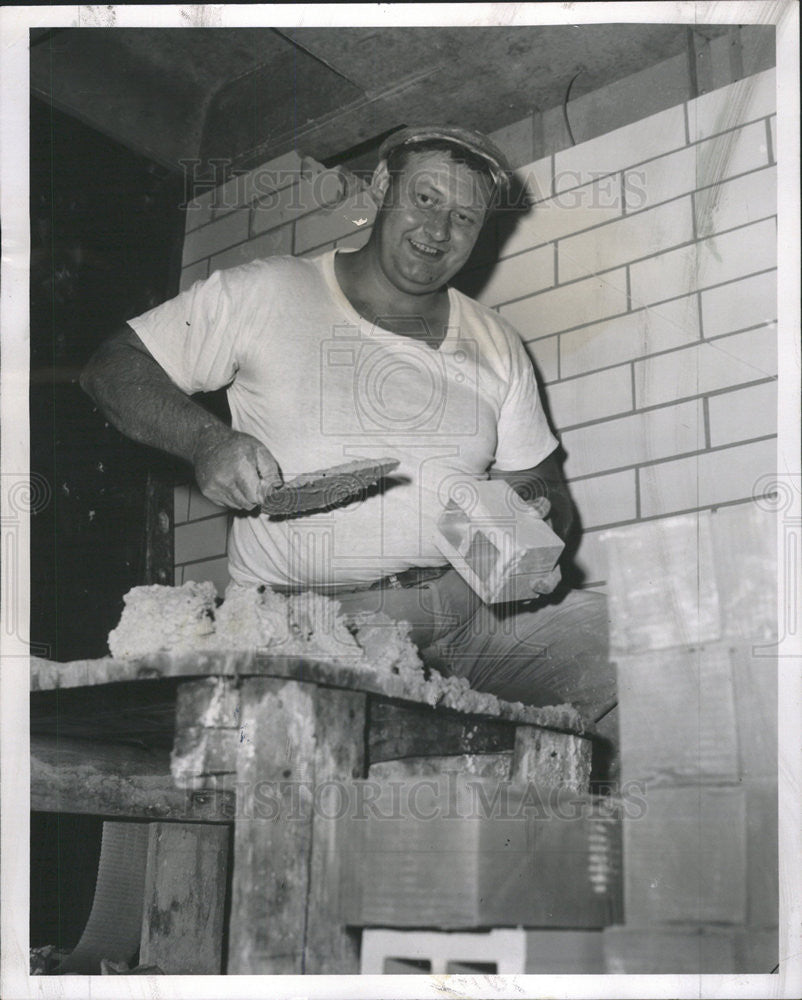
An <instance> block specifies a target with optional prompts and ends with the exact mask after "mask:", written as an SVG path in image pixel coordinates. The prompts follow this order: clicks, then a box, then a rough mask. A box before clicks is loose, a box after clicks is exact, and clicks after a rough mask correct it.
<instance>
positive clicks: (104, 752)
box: [31, 735, 235, 822]
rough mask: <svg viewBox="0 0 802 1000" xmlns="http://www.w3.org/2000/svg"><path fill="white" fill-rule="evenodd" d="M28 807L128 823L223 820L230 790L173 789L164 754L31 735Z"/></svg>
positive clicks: (228, 812) (230, 808)
mask: <svg viewBox="0 0 802 1000" xmlns="http://www.w3.org/2000/svg"><path fill="white" fill-rule="evenodd" d="M31 808H32V809H35V810H39V811H41V812H73V813H89V814H93V815H97V816H127V817H130V818H132V819H165V820H168V819H169V820H193V821H204V822H225V821H229V820H231V819H232V818H233V816H234V809H235V801H234V793H233V792H215V791H208V792H203V793H192V792H190V791H187V790H185V789H180V788H176V786H175V784H174V783H173V779H172V776H171V774H170V761H169V755H168V751H166V750H146V749H142V748H141V747H137V746H132V745H130V744H111V743H101V742H98V741H92V740H75V739H70V738H64V737H59V738H56V737H47V736H36V735H34V736H32V737H31Z"/></svg>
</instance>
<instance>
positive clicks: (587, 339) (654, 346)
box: [560, 295, 699, 378]
mask: <svg viewBox="0 0 802 1000" xmlns="http://www.w3.org/2000/svg"><path fill="white" fill-rule="evenodd" d="M698 339H699V309H698V304H697V301H696V296H695V295H687V296H685V297H684V298H681V299H672V300H671V301H670V302H662V303H660V305H657V306H652V307H651V308H650V309H638V310H637V311H636V312H632V313H627V314H626V315H624V316H618V317H616V318H615V319H612V320H605V321H604V322H602V323H594V324H592V325H591V326H583V327H581V328H580V329H578V330H571V331H570V332H568V333H562V334H560V374H561V375H562V377H563V378H569V377H570V376H572V375H579V374H582V373H583V372H587V371H592V370H593V369H594V368H606V367H608V366H609V365H615V364H620V363H621V362H624V361H631V360H633V359H634V358H639V357H643V356H644V355H648V354H655V353H657V352H658V351H667V350H671V349H672V348H675V347H683V346H684V345H686V344H689V343H693V341H695V340H698Z"/></svg>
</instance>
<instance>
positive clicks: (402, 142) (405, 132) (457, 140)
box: [379, 125, 510, 191]
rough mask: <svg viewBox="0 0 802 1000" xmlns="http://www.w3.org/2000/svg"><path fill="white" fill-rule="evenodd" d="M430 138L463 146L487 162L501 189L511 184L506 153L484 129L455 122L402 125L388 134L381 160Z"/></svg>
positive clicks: (382, 145) (381, 150)
mask: <svg viewBox="0 0 802 1000" xmlns="http://www.w3.org/2000/svg"><path fill="white" fill-rule="evenodd" d="M427 139H439V140H442V141H445V142H451V143H453V144H454V145H455V146H462V148H463V149H466V150H468V151H469V152H471V153H473V154H474V156H478V157H479V158H480V159H482V160H484V161H485V163H486V164H487V165H488V167H489V168H490V172H491V174H492V175H493V180H494V181H495V183H496V187H497V188H498V189H499V191H505V190H506V189H507V188H508V187H509V183H510V165H509V163H508V162H507V158H506V156H505V155H504V154H503V153H502V152H501V150H500V149H499V148H498V146H497V145H496V144H495V143H494V142H492V141H491V140H490V139H488V137H487V136H486V135H485V134H484V133H483V132H477V131H476V130H475V129H472V128H460V127H459V126H456V125H413V126H410V127H409V128H402V129H399V130H398V131H397V132H393V134H392V135H389V136H387V138H386V139H385V140H384V142H383V143H382V144H381V146H380V147H379V159H380V160H386V159H387V156H388V155H389V154H390V153H391V152H392V151H393V150H394V149H397V148H398V147H399V146H406V145H409V144H411V143H415V142H423V141H424V140H427Z"/></svg>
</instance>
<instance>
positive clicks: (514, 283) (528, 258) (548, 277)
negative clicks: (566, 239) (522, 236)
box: [476, 246, 554, 306]
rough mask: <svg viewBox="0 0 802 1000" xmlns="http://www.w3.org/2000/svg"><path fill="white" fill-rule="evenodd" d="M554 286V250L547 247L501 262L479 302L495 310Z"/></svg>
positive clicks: (480, 292) (489, 279)
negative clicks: (511, 301)
mask: <svg viewBox="0 0 802 1000" xmlns="http://www.w3.org/2000/svg"><path fill="white" fill-rule="evenodd" d="M553 285H554V248H553V247H551V246H544V247H539V248H538V249H536V250H529V251H527V252H526V253H522V254H518V256H516V257H509V258H507V259H506V260H501V261H499V262H498V264H496V266H495V267H494V268H492V270H491V271H490V274H489V277H488V279H487V281H486V283H485V284H484V286H483V287H482V288H481V289H480V290H479V292H478V293H477V295H476V298H477V299H478V300H479V302H481V303H483V304H484V305H486V306H496V305H499V303H501V302H509V301H510V299H521V298H524V297H525V296H527V295H532V294H533V293H534V292H540V291H542V290H543V289H544V288H551V287H552V286H553Z"/></svg>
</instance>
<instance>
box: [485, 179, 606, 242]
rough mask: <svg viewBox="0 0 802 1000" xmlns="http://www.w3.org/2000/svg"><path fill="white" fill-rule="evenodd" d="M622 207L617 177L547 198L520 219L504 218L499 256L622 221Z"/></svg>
mask: <svg viewBox="0 0 802 1000" xmlns="http://www.w3.org/2000/svg"><path fill="white" fill-rule="evenodd" d="M621 203H622V198H621V182H620V178H619V177H618V175H616V174H614V175H611V176H608V177H602V178H600V179H599V180H597V181H594V182H592V183H590V184H583V185H581V186H580V187H576V188H572V189H571V190H570V191H564V192H561V193H560V194H557V195H555V196H553V197H549V198H546V199H545V200H544V201H542V202H540V203H539V204H537V205H535V206H534V207H533V208H532V209H531V211H530V212H529V213H528V214H527V215H525V216H522V217H520V218H515V217H513V216H511V217H509V218H508V219H505V218H504V217H502V219H501V220H500V225H499V234H500V236H499V256H500V257H508V256H510V255H512V254H516V253H520V252H521V251H522V250H527V249H529V248H530V247H534V246H539V245H540V244H543V243H549V242H551V241H553V240H557V239H561V238H562V237H564V236H568V235H570V234H571V233H578V232H581V231H582V230H585V229H589V228H591V227H592V226H599V225H602V224H603V223H605V222H610V221H612V220H614V219H618V218H620V217H621V214H622V207H621Z"/></svg>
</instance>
